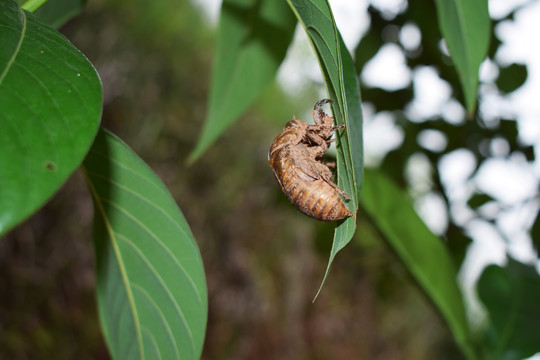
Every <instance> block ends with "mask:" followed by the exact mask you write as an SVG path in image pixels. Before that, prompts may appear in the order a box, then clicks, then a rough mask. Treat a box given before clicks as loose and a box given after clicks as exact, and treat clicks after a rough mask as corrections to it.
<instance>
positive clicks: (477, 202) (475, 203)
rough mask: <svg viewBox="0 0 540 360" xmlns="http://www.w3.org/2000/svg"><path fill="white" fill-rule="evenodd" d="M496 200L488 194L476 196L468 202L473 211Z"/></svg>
mask: <svg viewBox="0 0 540 360" xmlns="http://www.w3.org/2000/svg"><path fill="white" fill-rule="evenodd" d="M493 200H494V199H493V198H492V197H491V196H489V195H487V194H474V195H473V196H471V198H470V199H469V201H467V205H469V206H470V207H471V208H473V209H477V208H479V207H480V206H482V205H485V204H486V203H488V202H490V201H493Z"/></svg>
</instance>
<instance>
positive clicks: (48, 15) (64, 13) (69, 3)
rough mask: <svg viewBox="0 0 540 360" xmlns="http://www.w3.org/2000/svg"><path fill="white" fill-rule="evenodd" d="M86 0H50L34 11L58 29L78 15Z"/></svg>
mask: <svg viewBox="0 0 540 360" xmlns="http://www.w3.org/2000/svg"><path fill="white" fill-rule="evenodd" d="M85 4H86V0H48V1H47V2H46V3H45V4H44V5H43V6H41V7H40V8H39V9H37V11H36V12H35V13H34V14H35V15H36V16H37V17H39V18H40V19H41V20H43V21H44V22H46V23H47V24H49V25H50V26H52V27H53V28H55V29H58V28H59V27H61V26H62V25H64V24H65V23H67V22H68V21H69V20H70V19H72V18H73V17H74V16H76V15H78V14H79V13H80V12H81V11H82V9H83V8H84V5H85Z"/></svg>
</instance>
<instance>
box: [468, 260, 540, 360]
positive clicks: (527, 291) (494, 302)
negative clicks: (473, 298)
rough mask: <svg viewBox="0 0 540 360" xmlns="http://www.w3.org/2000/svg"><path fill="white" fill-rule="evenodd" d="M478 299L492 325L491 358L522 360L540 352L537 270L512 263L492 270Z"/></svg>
mask: <svg viewBox="0 0 540 360" xmlns="http://www.w3.org/2000/svg"><path fill="white" fill-rule="evenodd" d="M477 286H478V295H479V297H480V300H482V302H483V303H484V305H485V306H486V308H487V310H488V313H489V318H490V320H491V321H490V323H489V334H488V335H489V340H490V344H489V345H490V346H489V356H490V357H489V358H490V359H504V360H514V359H515V360H520V359H524V358H528V357H530V356H532V355H534V354H536V353H537V352H540V333H539V332H538V320H539V319H540V307H539V306H538V304H540V276H539V275H538V272H537V271H536V269H535V267H534V266H531V265H524V264H522V263H520V262H517V261H515V260H513V259H511V258H510V259H508V264H507V265H506V266H505V267H500V266H497V265H490V266H488V267H487V268H486V269H485V270H484V272H483V273H482V276H481V277H480V279H479V280H478V285H477Z"/></svg>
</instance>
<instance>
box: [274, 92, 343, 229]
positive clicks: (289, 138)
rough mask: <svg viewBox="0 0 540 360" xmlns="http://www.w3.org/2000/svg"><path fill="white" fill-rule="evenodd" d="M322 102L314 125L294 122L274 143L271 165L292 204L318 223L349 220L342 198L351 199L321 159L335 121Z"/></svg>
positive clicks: (318, 103)
mask: <svg viewBox="0 0 540 360" xmlns="http://www.w3.org/2000/svg"><path fill="white" fill-rule="evenodd" d="M328 102H330V100H327V99H323V100H321V101H319V102H317V104H315V107H314V109H313V118H314V120H315V125H308V124H307V123H306V122H305V121H303V120H296V119H295V118H293V120H292V121H289V122H288V123H287V124H286V125H285V128H284V129H283V131H282V132H281V133H280V134H279V135H278V136H277V137H276V138H275V139H274V142H273V143H272V146H271V147H270V151H269V153H268V161H269V162H270V166H271V167H272V170H273V171H274V175H275V177H276V180H277V181H278V183H279V186H280V187H281V190H282V191H283V193H284V194H285V195H286V196H287V198H288V199H289V201H291V203H292V204H293V205H294V206H295V207H296V208H297V209H298V210H300V211H301V212H303V213H304V214H306V215H308V216H309V217H312V218H314V219H317V220H322V221H337V220H341V219H344V218H347V217H350V216H353V214H352V212H351V211H350V210H349V209H348V208H347V206H346V205H345V202H344V201H343V199H342V198H341V196H340V195H342V196H344V197H346V198H349V197H348V196H347V195H346V194H345V192H344V191H343V190H342V189H340V188H339V187H338V186H337V185H336V184H334V183H333V182H332V172H331V171H330V169H329V168H328V166H326V165H325V164H323V163H322V161H321V158H322V156H323V155H324V153H325V152H326V151H327V150H328V146H329V144H330V143H331V142H332V140H331V139H330V138H331V136H332V134H333V132H334V130H335V129H336V128H342V127H343V126H341V127H334V126H332V123H333V121H334V119H333V118H332V117H330V116H328V115H326V114H325V113H324V111H323V110H322V109H321V105H322V104H326V103H328Z"/></svg>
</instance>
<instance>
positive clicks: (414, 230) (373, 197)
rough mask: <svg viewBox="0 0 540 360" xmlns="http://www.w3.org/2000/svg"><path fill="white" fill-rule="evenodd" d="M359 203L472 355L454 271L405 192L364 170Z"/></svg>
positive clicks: (446, 252) (460, 342)
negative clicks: (362, 187)
mask: <svg viewBox="0 0 540 360" xmlns="http://www.w3.org/2000/svg"><path fill="white" fill-rule="evenodd" d="M361 204H362V207H363V209H364V210H365V212H366V214H367V215H368V216H369V218H370V219H371V221H372V222H373V223H374V224H375V226H376V227H377V228H378V229H379V231H380V233H381V234H382V235H383V236H384V237H385V238H386V240H387V241H388V243H389V244H390V245H391V246H392V248H393V249H394V250H395V251H396V253H397V255H398V256H399V257H400V258H401V260H402V261H403V263H404V264H405V267H406V268H407V269H408V270H409V272H410V273H411V274H412V276H413V277H414V278H415V279H416V280H417V282H418V283H419V284H420V286H421V287H422V289H423V290H424V292H425V293H426V295H427V296H428V297H429V298H430V299H431V300H432V301H433V303H434V304H435V306H436V307H437V309H438V310H439V311H440V313H441V314H442V316H443V318H444V319H445V321H446V322H447V324H448V326H449V328H450V330H451V331H452V333H453V335H454V338H455V340H456V342H457V343H458V345H459V346H460V347H461V349H462V350H463V352H464V353H465V354H466V355H467V357H468V358H469V359H474V358H476V357H475V354H474V351H473V348H472V344H471V338H470V333H469V328H468V323H467V319H466V315H465V309H464V306H463V299H462V294H461V291H460V289H459V287H458V285H457V282H456V276H457V272H456V269H455V267H454V264H453V262H452V259H451V257H450V254H449V253H448V251H447V249H446V248H445V246H444V244H443V242H442V240H441V239H439V238H437V237H436V236H435V235H433V233H432V232H431V231H430V230H429V229H428V228H427V227H426V225H425V224H424V222H423V221H422V220H421V219H420V218H419V217H418V215H417V214H416V212H415V210H414V208H413V206H412V204H411V200H410V198H409V197H408V195H407V194H406V193H405V192H404V191H403V190H401V189H399V188H398V187H397V186H396V185H394V184H393V183H392V182H391V180H389V179H388V178H387V177H386V176H384V175H382V174H381V173H380V172H378V171H375V170H370V169H366V172H365V181H364V192H363V193H362V198H361Z"/></svg>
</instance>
